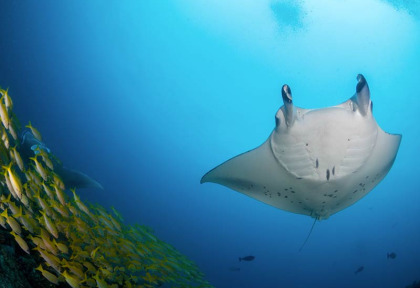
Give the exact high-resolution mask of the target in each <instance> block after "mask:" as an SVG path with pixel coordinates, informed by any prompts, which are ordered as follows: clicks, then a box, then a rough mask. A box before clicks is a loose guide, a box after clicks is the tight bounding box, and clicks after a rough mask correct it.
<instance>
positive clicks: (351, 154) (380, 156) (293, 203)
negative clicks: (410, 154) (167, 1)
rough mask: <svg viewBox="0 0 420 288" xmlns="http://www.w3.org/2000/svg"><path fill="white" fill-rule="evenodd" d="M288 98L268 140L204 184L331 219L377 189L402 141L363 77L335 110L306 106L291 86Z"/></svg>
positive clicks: (216, 170)
mask: <svg viewBox="0 0 420 288" xmlns="http://www.w3.org/2000/svg"><path fill="white" fill-rule="evenodd" d="M281 93H282V98H283V102H284V105H283V106H282V107H281V108H280V109H279V110H278V111H277V113H276V116H275V120H276V126H275V128H274V130H273V131H272V133H271V134H270V136H269V137H268V139H267V140H266V141H265V142H264V143H263V144H262V145H261V146H259V147H257V148H255V149H253V150H251V151H248V152H246V153H243V154H240V155H238V156H236V157H233V158H232V159H230V160H227V161H226V162H224V163H222V164H221V165H219V166H217V167H216V168H214V169H212V170H210V171H209V172H208V173H206V174H205V175H204V176H203V177H202V179H201V183H205V182H213V183H218V184H221V185H224V186H226V187H229V188H231V189H233V190H236V191H238V192H240V193H243V194H245V195H248V196H250V197H252V198H255V199H257V200H260V201H262V202H264V203H267V204H269V205H271V206H274V207H277V208H279V209H283V210H286V211H289V212H293V213H298V214H303V215H309V216H311V217H313V218H315V219H316V220H322V219H327V218H328V217H329V216H331V215H333V214H335V213H337V212H339V211H341V210H343V209H345V208H347V207H349V206H350V205H352V204H354V203H356V202H357V201H359V200H360V199H361V198H363V197H364V196H365V195H366V194H367V193H369V192H370V191H371V190H372V189H373V188H374V187H375V186H376V185H378V183H379V182H380V181H381V180H382V179H383V178H384V177H385V175H386V174H387V173H388V172H389V170H390V169H391V167H392V165H393V163H394V161H395V158H396V155H397V152H398V148H399V145H400V142H401V137H402V136H401V135H399V134H389V133H387V132H384V131H383V130H382V129H381V128H380V127H379V126H378V124H377V123H376V121H375V118H374V117H373V114H372V110H373V104H372V101H371V99H370V91H369V86H368V84H367V82H366V79H365V77H364V76H363V75H361V74H359V75H357V85H356V93H355V94H354V95H353V96H352V97H351V98H350V99H348V100H347V101H345V102H343V103H341V104H339V105H337V106H333V107H327V108H322V109H303V108H299V107H296V106H294V105H293V99H292V92H291V89H290V87H289V86H288V85H283V87H282V90H281Z"/></svg>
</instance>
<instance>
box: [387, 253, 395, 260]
mask: <svg viewBox="0 0 420 288" xmlns="http://www.w3.org/2000/svg"><path fill="white" fill-rule="evenodd" d="M390 258H391V259H395V258H397V254H395V252H391V253H387V254H386V259H390Z"/></svg>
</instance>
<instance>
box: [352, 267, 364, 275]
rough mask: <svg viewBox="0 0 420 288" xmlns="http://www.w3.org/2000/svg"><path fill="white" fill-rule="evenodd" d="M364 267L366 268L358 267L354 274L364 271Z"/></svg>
mask: <svg viewBox="0 0 420 288" xmlns="http://www.w3.org/2000/svg"><path fill="white" fill-rule="evenodd" d="M363 269H365V267H363V266H360V267H359V268H357V270H356V271H354V274H357V273H359V272H362V271H363Z"/></svg>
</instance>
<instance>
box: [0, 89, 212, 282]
mask: <svg viewBox="0 0 420 288" xmlns="http://www.w3.org/2000/svg"><path fill="white" fill-rule="evenodd" d="M0 95H1V98H0V117H1V125H0V134H1V141H0V164H1V166H2V170H1V171H2V173H1V175H0V184H1V185H0V195H1V196H0V225H1V226H2V227H3V229H6V230H7V231H9V233H10V234H11V235H12V236H13V237H14V239H15V241H16V243H17V244H18V246H19V247H20V248H21V249H22V250H23V251H25V252H26V253H28V254H31V255H33V256H34V257H36V258H37V259H38V264H39V266H38V267H36V270H38V271H39V273H40V274H42V276H43V277H45V278H46V279H47V280H48V281H49V282H51V283H54V284H58V283H59V282H67V283H68V285H69V286H70V287H72V288H82V287H100V288H104V287H127V288H130V287H158V286H159V285H162V284H166V285H165V287H168V286H167V285H169V287H211V286H210V284H209V283H208V282H207V281H206V280H204V275H203V274H202V273H201V272H200V271H199V269H198V267H197V266H196V265H195V264H194V263H193V262H192V261H190V260H189V259H187V258H186V257H185V256H184V255H182V254H181V253H180V252H178V251H177V250H176V249H175V248H173V247H172V246H171V245H169V244H167V243H165V242H163V241H161V240H159V239H158V238H156V237H155V236H154V235H153V234H152V232H151V231H150V229H149V228H147V227H145V226H141V225H133V226H131V225H125V224H124V223H123V219H122V217H121V215H120V214H119V213H118V212H117V211H116V210H115V209H113V208H111V210H112V213H109V212H108V211H106V209H105V208H103V207H101V206H99V205H86V204H85V203H83V201H81V200H80V198H79V196H78V195H77V193H76V191H75V190H72V191H71V194H72V195H71V194H70V195H68V194H67V193H66V192H65V187H64V184H63V182H62V181H61V179H60V177H59V176H58V175H57V174H55V173H54V167H53V164H52V163H53V162H52V161H51V157H54V156H53V155H51V154H49V153H46V152H45V151H44V150H40V151H39V153H38V154H36V155H35V157H33V158H31V161H32V163H31V164H30V165H28V164H25V163H24V162H23V161H22V158H21V156H20V155H19V152H18V149H17V145H19V141H18V137H17V135H18V134H17V133H18V132H19V130H20V124H19V121H18V119H17V117H16V115H14V114H13V112H12V107H13V102H12V99H11V98H10V95H9V93H8V90H3V89H0ZM26 127H27V128H29V129H31V131H32V133H33V135H34V136H35V137H36V138H38V139H39V140H40V141H41V134H40V133H39V131H38V130H37V129H36V128H34V127H33V126H32V125H31V124H30V123H29V125H27V126H26ZM0 229H2V228H0ZM34 268H35V267H34Z"/></svg>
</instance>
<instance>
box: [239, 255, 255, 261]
mask: <svg viewBox="0 0 420 288" xmlns="http://www.w3.org/2000/svg"><path fill="white" fill-rule="evenodd" d="M254 259H255V256H245V257H242V258H241V257H239V261H252V260H254Z"/></svg>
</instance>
